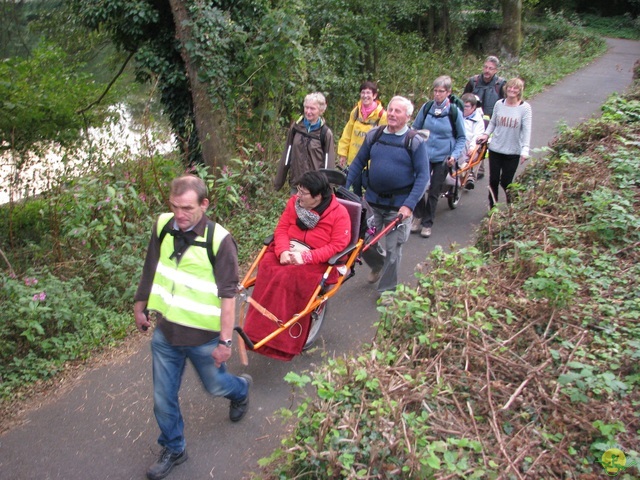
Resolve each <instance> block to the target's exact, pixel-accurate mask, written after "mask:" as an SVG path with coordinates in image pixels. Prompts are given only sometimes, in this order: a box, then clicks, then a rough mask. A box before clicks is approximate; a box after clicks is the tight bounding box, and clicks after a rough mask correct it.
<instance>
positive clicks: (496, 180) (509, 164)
mask: <svg viewBox="0 0 640 480" xmlns="http://www.w3.org/2000/svg"><path fill="white" fill-rule="evenodd" d="M519 164H520V155H505V154H504V153H498V152H494V151H493V150H489V188H490V189H491V192H492V193H493V197H492V195H491V193H489V207H491V208H493V202H494V199H495V201H496V202H497V201H498V190H499V187H502V188H503V189H504V191H505V194H506V196H507V203H510V202H511V195H510V194H509V191H508V190H507V187H508V186H509V185H511V183H512V182H513V177H515V175H516V170H518V165H519Z"/></svg>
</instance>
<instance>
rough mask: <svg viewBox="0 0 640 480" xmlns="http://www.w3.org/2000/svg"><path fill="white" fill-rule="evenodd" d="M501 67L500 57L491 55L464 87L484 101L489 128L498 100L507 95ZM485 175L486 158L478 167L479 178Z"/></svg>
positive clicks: (485, 122)
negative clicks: (499, 72) (500, 74)
mask: <svg viewBox="0 0 640 480" xmlns="http://www.w3.org/2000/svg"><path fill="white" fill-rule="evenodd" d="M499 69H500V60H499V59H498V57H494V56H493V55H490V56H488V57H487V58H486V60H485V61H484V65H483V67H482V74H479V75H474V76H473V77H471V78H469V81H468V82H467V84H466V85H465V87H464V92H463V94H464V93H473V94H475V95H476V96H477V97H478V98H479V99H480V102H482V110H483V111H484V127H485V128H487V125H489V120H491V115H493V107H494V106H495V104H496V102H497V101H498V100H500V99H502V98H504V97H505V94H506V93H505V89H504V86H505V84H506V82H507V81H506V80H505V79H504V78H502V77H500V76H499V75H498V70H499ZM482 177H484V159H483V160H482V163H480V167H479V168H478V180H480V179H481V178H482Z"/></svg>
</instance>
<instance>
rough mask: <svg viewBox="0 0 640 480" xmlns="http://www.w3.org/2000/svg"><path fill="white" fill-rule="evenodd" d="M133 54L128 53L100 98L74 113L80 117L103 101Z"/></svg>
mask: <svg viewBox="0 0 640 480" xmlns="http://www.w3.org/2000/svg"><path fill="white" fill-rule="evenodd" d="M135 54H136V52H131V53H129V56H128V57H127V59H126V60H125V61H124V63H123V64H122V66H121V67H120V70H118V73H116V76H115V77H113V78H112V79H111V81H110V82H109V85H107V88H105V90H104V92H102V95H100V97H99V98H98V99H97V100H96V101H94V102H91V103H90V104H89V105H87V106H86V107H84V108H83V109H81V110H78V111H77V112H76V113H78V114H79V115H82V114H83V113H85V112H87V111H88V110H90V109H91V108H93V107H94V106H96V105H98V104H99V103H100V102H101V101H102V100H103V99H104V97H106V96H107V93H109V90H111V87H113V84H114V83H116V80H118V78H119V77H120V75H122V72H124V69H125V68H126V67H127V64H128V63H129V61H130V60H131V59H132V58H133V56H134V55H135Z"/></svg>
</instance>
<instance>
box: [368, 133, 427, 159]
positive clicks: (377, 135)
mask: <svg viewBox="0 0 640 480" xmlns="http://www.w3.org/2000/svg"><path fill="white" fill-rule="evenodd" d="M384 128H385V127H384V126H381V127H376V131H375V133H374V134H373V139H372V140H373V141H372V142H371V146H373V145H374V144H376V143H378V142H379V141H380V137H381V136H382V134H383V133H384ZM417 133H418V132H417V130H414V129H413V128H410V129H409V130H408V131H407V135H406V136H405V137H404V148H405V149H406V150H407V152H409V155H411V156H412V151H411V142H412V141H413V137H415V136H416V134H417ZM385 143H386V142H385ZM389 145H390V144H389ZM392 146H398V147H399V146H400V145H392Z"/></svg>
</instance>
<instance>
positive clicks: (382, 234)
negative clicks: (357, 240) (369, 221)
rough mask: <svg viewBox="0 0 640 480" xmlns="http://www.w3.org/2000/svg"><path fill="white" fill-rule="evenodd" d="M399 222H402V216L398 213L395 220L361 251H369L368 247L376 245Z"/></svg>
mask: <svg viewBox="0 0 640 480" xmlns="http://www.w3.org/2000/svg"><path fill="white" fill-rule="evenodd" d="M401 221H402V214H400V213H399V214H398V215H397V216H396V218H394V219H393V221H392V222H391V223H390V224H389V225H387V226H386V227H384V228H383V229H382V231H381V232H380V233H378V234H377V235H376V236H375V237H373V238H372V239H371V241H370V242H369V243H367V244H366V245H365V246H364V248H363V249H362V251H363V252H366V251H367V250H369V247H371V246H372V245H375V244H376V243H378V241H379V240H380V239H381V238H382V237H384V236H385V235H386V234H387V233H389V232H390V231H391V230H393V229H394V228H396V227H397V226H398V224H399V223H400V222H401Z"/></svg>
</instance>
